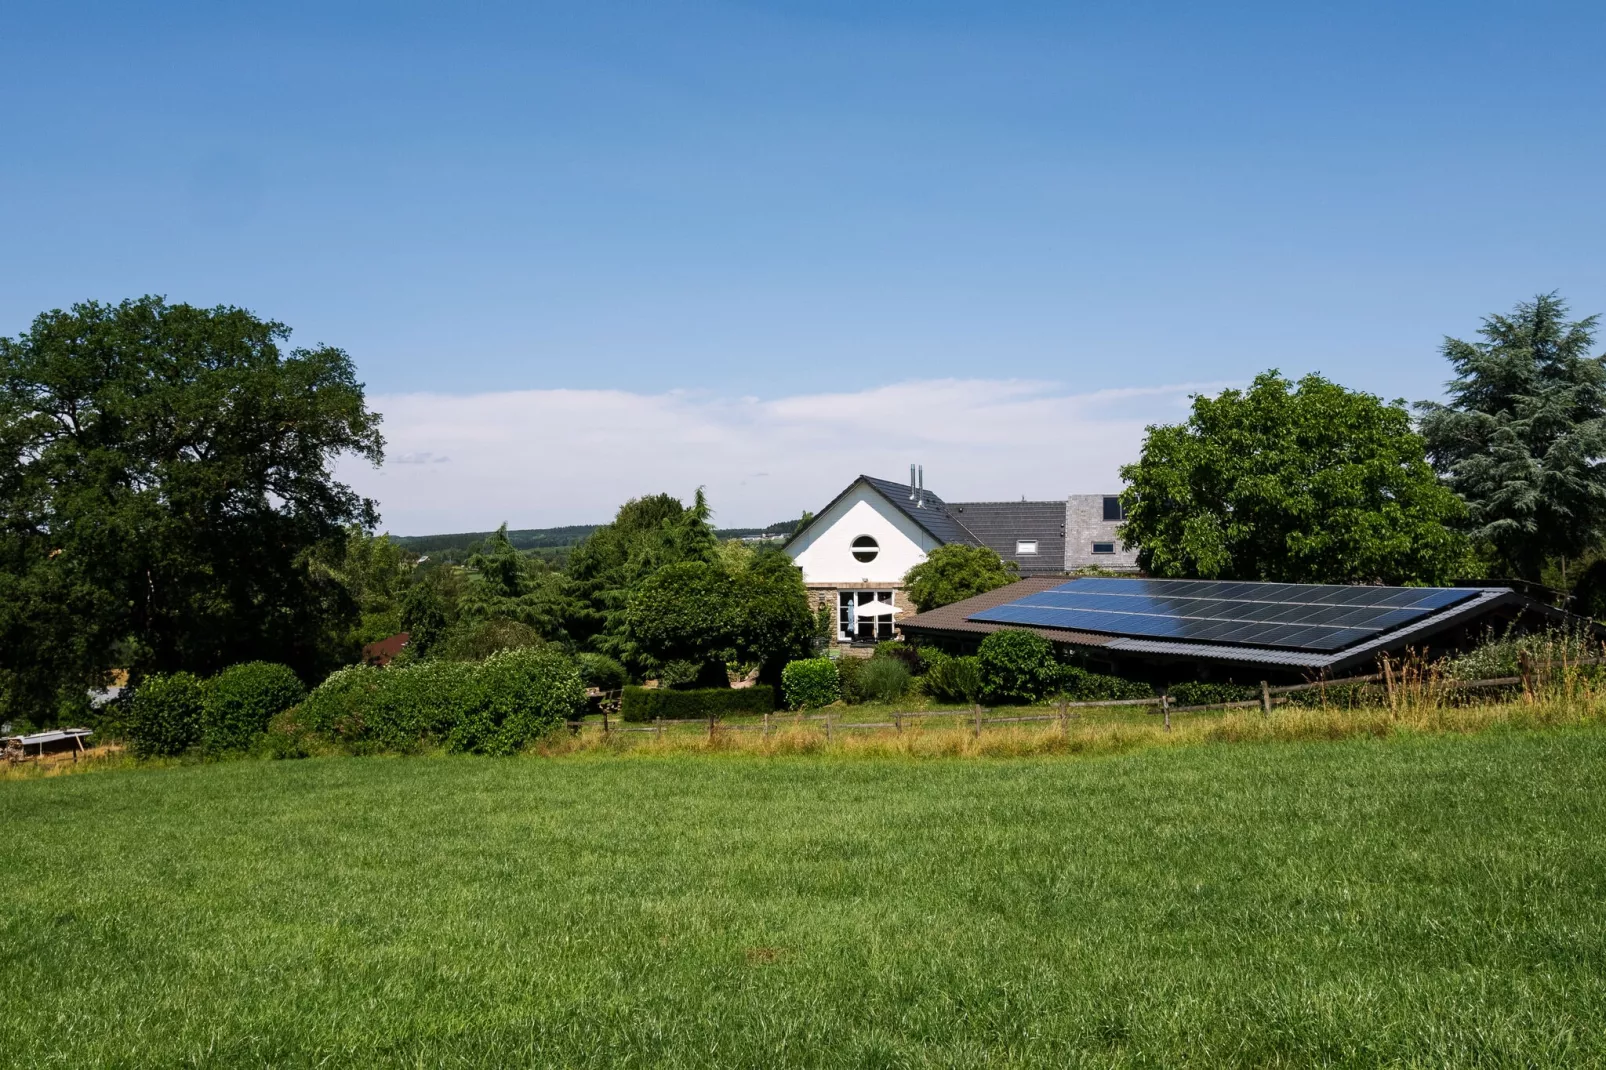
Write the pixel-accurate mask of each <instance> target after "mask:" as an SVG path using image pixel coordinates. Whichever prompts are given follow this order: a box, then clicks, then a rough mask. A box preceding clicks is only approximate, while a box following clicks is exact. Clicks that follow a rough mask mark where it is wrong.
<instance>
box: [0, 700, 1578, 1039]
mask: <svg viewBox="0 0 1606 1070" xmlns="http://www.w3.org/2000/svg"><path fill="white" fill-rule="evenodd" d="M1603 773H1606V731H1603V730H1600V729H1575V730H1565V731H1557V730H1545V731H1492V732H1488V733H1485V734H1481V735H1477V736H1472V737H1448V736H1445V737H1431V738H1417V739H1410V738H1400V739H1391V740H1386V741H1376V740H1372V741H1353V742H1345V743H1310V744H1269V745H1235V746H1230V745H1201V746H1195V747H1187V748H1175V749H1166V750H1158V749H1157V750H1148V751H1142V752H1137V753H1134V754H1130V755H1126V756H1119V757H1109V758H1098V759H1065V758H1042V759H1011V760H986V759H979V760H924V761H915V760H881V759H858V760H844V759H840V758H838V759H814V758H786V759H760V758H752V757H741V756H730V755H725V756H719V755H715V756H708V757H692V756H677V757H668V758H650V757H606V756H604V757H581V758H569V759H555V760H553V759H509V760H483V759H472V758H439V757H432V758H418V759H317V760H309V761H301V762H278V763H269V762H235V763H228V764H217V765H197V766H185V767H178V768H170V769H157V770H129V771H115V772H105V773H97V774H91V775H82V776H67V777H57V778H52V779H32V780H14V781H7V782H0V815H3V818H4V823H3V827H4V829H5V831H6V834H7V843H6V846H5V849H4V855H3V856H0V857H3V861H0V897H3V901H4V903H5V910H4V933H3V939H0V964H3V965H0V992H3V993H4V1004H5V1013H4V1014H3V1015H0V1061H5V1062H8V1063H10V1064H12V1065H40V1064H54V1065H62V1066H87V1065H93V1064H97V1063H99V1064H105V1065H129V1066H133V1065H141V1066H147V1065H214V1066H238V1065H259V1064H274V1065H290V1066H303V1065H327V1066H353V1065H409V1066H411V1065H418V1066H456V1065H465V1066H510V1065H564V1066H596V1067H603V1066H608V1067H618V1066H640V1067H662V1066H684V1067H706V1066H716V1065H717V1066H751V1067H772V1066H888V1067H891V1066H927V1065H930V1066H1055V1067H1059V1066H1078V1065H1086V1066H1154V1067H1159V1066H1178V1065H1198V1066H1230V1065H1240V1066H1267V1065H1296V1066H1304V1065H1353V1066H1373V1065H1421V1066H1449V1065H1454V1066H1513V1067H1515V1066H1584V1065H1606V901H1603V899H1606V895H1603V893H1606V790H1603V789H1606V776H1603Z"/></svg>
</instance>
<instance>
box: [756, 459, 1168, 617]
mask: <svg viewBox="0 0 1606 1070" xmlns="http://www.w3.org/2000/svg"><path fill="white" fill-rule="evenodd" d="M924 482H925V480H924V473H920V474H918V475H917V474H916V472H915V467H914V466H912V465H911V466H910V478H909V482H908V483H906V484H905V483H895V482H893V481H892V480H889V479H876V478H874V477H873V476H864V475H861V476H860V477H859V478H858V479H856V480H854V481H853V482H852V483H851V484H849V485H848V488H847V489H846V490H844V491H843V492H842V493H841V494H838V495H837V496H836V498H835V499H833V500H832V502H831V504H829V505H827V506H826V507H825V508H824V509H822V510H820V512H819V513H818V514H817V515H815V516H814V517H813V518H812V519H811V520H810V521H809V523H808V524H806V525H805V526H804V527H803V528H802V529H800V530H799V531H798V532H797V533H796V534H794V535H793V536H792V537H791V538H790V539H789V540H787V543H786V552H787V553H788V554H790V555H791V556H792V559H793V560H794V561H796V562H797V564H798V567H799V568H801V569H802V571H803V583H804V585H805V586H807V587H808V589H809V592H810V594H811V596H812V597H813V599H814V604H815V606H816V607H818V606H822V605H823V606H826V607H828V608H829V609H830V611H831V613H832V616H833V620H834V627H833V629H832V642H833V644H834V645H837V646H843V647H853V646H860V647H865V648H867V647H869V646H870V645H872V644H874V643H876V642H878V641H880V640H883V639H891V638H894V637H895V636H896V635H897V621H898V618H899V617H901V616H904V615H907V614H912V613H914V612H915V608H914V606H913V605H912V604H910V603H909V601H908V600H907V598H906V597H905V595H904V593H903V577H904V575H905V574H906V573H907V572H908V571H909V570H910V569H911V568H913V567H914V566H915V565H917V564H919V563H920V562H922V561H924V560H925V559H926V554H928V553H929V552H931V551H932V550H934V549H936V548H937V547H938V546H942V545H944V544H946V543H952V542H958V543H968V544H970V545H973V546H990V547H992V548H993V549H994V550H996V551H998V554H999V556H1000V557H1002V558H1003V559H1004V560H1005V561H1013V562H1015V564H1016V566H1017V567H1018V568H1019V569H1020V572H1021V575H1023V576H1033V575H1038V576H1041V575H1058V574H1062V573H1064V572H1067V571H1070V570H1071V569H1075V568H1083V567H1087V566H1089V565H1100V566H1103V567H1106V568H1113V569H1121V570H1130V569H1135V568H1136V567H1137V555H1136V554H1135V553H1132V552H1127V551H1123V550H1122V549H1121V542H1120V539H1119V538H1117V537H1116V535H1115V531H1116V529H1117V528H1118V527H1120V521H1121V514H1120V501H1119V499H1117V498H1116V497H1115V496H1114V495H1096V494H1088V495H1073V496H1071V497H1070V498H1067V499H1065V500H1063V501H1051V502H1028V501H1019V502H961V503H948V502H944V501H943V500H942V499H941V498H939V497H937V496H936V495H935V494H933V493H931V492H930V491H928V490H926V489H925V488H924ZM1067 533H1070V534H1069V535H1067Z"/></svg>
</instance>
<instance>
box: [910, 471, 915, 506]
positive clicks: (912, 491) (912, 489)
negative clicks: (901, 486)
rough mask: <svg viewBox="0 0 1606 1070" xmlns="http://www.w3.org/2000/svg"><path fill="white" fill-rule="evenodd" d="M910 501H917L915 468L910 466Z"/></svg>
mask: <svg viewBox="0 0 1606 1070" xmlns="http://www.w3.org/2000/svg"><path fill="white" fill-rule="evenodd" d="M909 500H910V501H914V500H915V466H914V465H912V464H911V465H910V466H909Z"/></svg>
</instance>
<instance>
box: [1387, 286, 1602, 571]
mask: <svg viewBox="0 0 1606 1070" xmlns="http://www.w3.org/2000/svg"><path fill="white" fill-rule="evenodd" d="M1567 314H1568V309H1567V305H1566V303H1565V302H1564V301H1562V300H1561V299H1560V298H1559V297H1557V296H1556V295H1555V294H1553V293H1552V294H1542V295H1540V296H1538V297H1536V298H1534V299H1533V300H1532V301H1527V302H1524V303H1522V304H1519V305H1518V306H1517V307H1516V309H1515V311H1513V312H1512V314H1511V315H1509V316H1489V317H1487V318H1486V319H1484V321H1483V326H1482V327H1481V328H1479V330H1478V333H1479V334H1480V335H1481V336H1482V341H1476V342H1464V341H1462V340H1460V339H1458V338H1447V339H1445V341H1444V348H1443V352H1444V355H1445V357H1446V358H1447V359H1448V360H1449V361H1450V363H1451V365H1452V366H1453V367H1454V368H1455V372H1456V377H1455V378H1454V379H1452V380H1451V381H1450V382H1449V384H1448V389H1449V396H1450V401H1449V404H1439V403H1436V402H1427V401H1424V402H1419V403H1418V405H1417V408H1418V410H1419V412H1420V413H1421V427H1422V434H1423V436H1424V437H1425V438H1426V440H1427V445H1428V457H1429V458H1430V459H1431V460H1432V462H1433V465H1434V466H1435V467H1436V468H1437V469H1438V470H1439V471H1440V472H1442V473H1444V475H1445V477H1446V478H1447V479H1448V481H1449V484H1450V486H1451V487H1452V488H1454V490H1455V492H1456V493H1457V494H1459V495H1461V497H1462V498H1464V499H1465V500H1466V502H1467V508H1468V519H1469V521H1470V524H1471V529H1472V535H1473V538H1474V539H1475V540H1477V541H1478V542H1479V543H1482V544H1484V545H1486V546H1487V547H1488V548H1489V549H1490V550H1492V552H1493V557H1494V559H1495V562H1496V567H1497V568H1498V569H1500V570H1501V571H1503V572H1505V574H1507V575H1510V576H1516V577H1518V578H1522V579H1528V580H1539V579H1540V573H1541V570H1542V569H1543V568H1544V565H1545V562H1546V560H1547V559H1549V558H1557V557H1559V558H1563V559H1565V558H1569V557H1577V556H1578V555H1580V554H1582V553H1583V552H1584V551H1585V550H1586V549H1588V548H1590V547H1592V546H1594V545H1596V544H1597V543H1598V542H1599V541H1600V538H1601V536H1602V534H1603V533H1606V356H1594V357H1592V356H1590V355H1589V350H1590V347H1591V346H1593V345H1594V342H1595V326H1596V323H1597V321H1598V317H1595V316H1590V317H1588V318H1586V319H1581V320H1576V321H1574V322H1568V320H1567Z"/></svg>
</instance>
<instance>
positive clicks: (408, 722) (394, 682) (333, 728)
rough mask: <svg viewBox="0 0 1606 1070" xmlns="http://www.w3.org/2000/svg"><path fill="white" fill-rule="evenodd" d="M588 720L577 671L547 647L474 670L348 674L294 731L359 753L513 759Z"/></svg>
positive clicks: (314, 699) (424, 665)
mask: <svg viewBox="0 0 1606 1070" xmlns="http://www.w3.org/2000/svg"><path fill="white" fill-rule="evenodd" d="M584 712H585V685H584V684H582V683H581V682H580V672H579V669H578V668H577V667H576V665H575V663H574V662H573V661H572V660H570V659H569V658H567V657H564V656H563V655H562V654H560V653H557V652H556V651H554V650H551V649H524V650H505V651H503V652H501V653H499V654H493V655H491V656H490V657H488V658H486V659H485V660H484V661H481V662H450V661H426V662H419V663H418V664H415V665H409V666H406V667H404V668H399V669H395V668H391V669H380V668H374V667H372V666H363V665H359V666H353V667H352V668H349V669H342V670H341V671H340V672H337V673H335V674H334V675H333V676H331V677H329V679H327V680H325V681H324V682H323V683H322V684H321V685H320V686H319V687H317V688H316V689H315V690H314V691H313V692H312V694H310V695H308V696H307V699H306V701H305V702H303V703H302V704H301V705H300V707H298V708H297V710H296V715H295V719H296V722H297V724H298V726H299V727H301V728H303V729H305V730H307V731H310V732H312V733H314V734H316V735H320V736H323V737H325V738H328V739H331V740H334V741H336V742H339V743H342V744H344V745H346V746H347V747H348V748H350V749H352V750H355V751H358V752H363V751H401V752H406V751H414V750H418V749H419V748H421V747H423V746H425V745H428V744H431V743H439V744H444V745H445V746H446V748H447V749H448V750H454V751H469V752H472V753H475V754H510V753H512V752H514V751H517V750H519V749H520V748H522V747H524V746H525V745H527V744H529V743H531V742H533V741H534V740H536V739H538V738H539V737H541V736H542V735H545V734H546V733H548V732H550V731H552V730H553V729H555V728H558V727H560V726H562V725H563V724H564V722H565V721H567V720H569V719H571V718H574V717H579V716H582V715H583V714H584Z"/></svg>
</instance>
